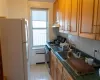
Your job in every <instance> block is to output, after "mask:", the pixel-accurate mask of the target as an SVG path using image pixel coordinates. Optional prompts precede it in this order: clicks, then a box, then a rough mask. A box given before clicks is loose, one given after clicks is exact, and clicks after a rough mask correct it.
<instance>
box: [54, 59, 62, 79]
mask: <svg viewBox="0 0 100 80" xmlns="http://www.w3.org/2000/svg"><path fill="white" fill-rule="evenodd" d="M62 70H63V66H62V64H61V63H60V61H59V60H57V70H56V80H62Z"/></svg>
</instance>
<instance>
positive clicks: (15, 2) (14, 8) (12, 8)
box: [7, 0, 28, 18]
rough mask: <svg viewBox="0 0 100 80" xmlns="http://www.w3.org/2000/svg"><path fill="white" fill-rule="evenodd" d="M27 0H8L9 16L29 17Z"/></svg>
mask: <svg viewBox="0 0 100 80" xmlns="http://www.w3.org/2000/svg"><path fill="white" fill-rule="evenodd" d="M27 2H28V1H27V0H7V3H8V18H27V17H28V16H27V15H28V14H27Z"/></svg>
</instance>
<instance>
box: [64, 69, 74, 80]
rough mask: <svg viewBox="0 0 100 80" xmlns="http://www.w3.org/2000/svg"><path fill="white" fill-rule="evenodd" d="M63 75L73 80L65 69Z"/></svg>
mask: <svg viewBox="0 0 100 80" xmlns="http://www.w3.org/2000/svg"><path fill="white" fill-rule="evenodd" d="M63 75H64V76H65V77H66V78H67V79H68V80H73V78H72V77H71V75H70V74H69V73H68V72H67V70H66V69H65V68H63Z"/></svg>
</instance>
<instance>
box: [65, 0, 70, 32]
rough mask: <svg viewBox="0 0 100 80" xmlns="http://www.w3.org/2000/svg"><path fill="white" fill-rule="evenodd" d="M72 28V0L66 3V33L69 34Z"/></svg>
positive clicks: (67, 0)
mask: <svg viewBox="0 0 100 80" xmlns="http://www.w3.org/2000/svg"><path fill="white" fill-rule="evenodd" d="M70 27H71V0H66V1H65V27H64V33H69V32H70Z"/></svg>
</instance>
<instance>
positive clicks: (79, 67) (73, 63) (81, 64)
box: [67, 58, 95, 74]
mask: <svg viewBox="0 0 100 80" xmlns="http://www.w3.org/2000/svg"><path fill="white" fill-rule="evenodd" d="M67 62H68V64H69V65H70V67H71V68H72V69H73V70H74V71H75V72H77V73H80V74H88V73H91V72H94V71H95V69H94V68H93V66H91V65H89V64H87V63H85V61H84V60H82V59H79V58H70V59H68V60H67Z"/></svg>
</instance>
